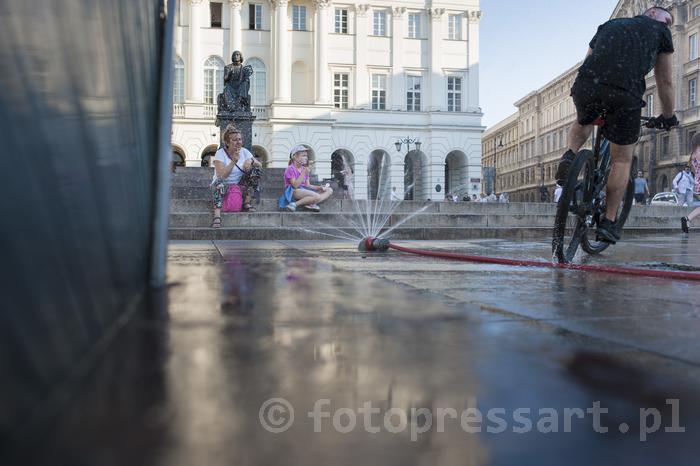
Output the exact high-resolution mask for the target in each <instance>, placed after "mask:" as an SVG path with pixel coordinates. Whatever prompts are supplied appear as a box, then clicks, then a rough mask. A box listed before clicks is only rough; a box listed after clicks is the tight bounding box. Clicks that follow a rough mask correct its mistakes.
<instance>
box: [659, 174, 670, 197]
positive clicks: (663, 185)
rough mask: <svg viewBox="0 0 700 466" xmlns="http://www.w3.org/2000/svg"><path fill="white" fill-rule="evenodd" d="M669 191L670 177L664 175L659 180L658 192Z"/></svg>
mask: <svg viewBox="0 0 700 466" xmlns="http://www.w3.org/2000/svg"><path fill="white" fill-rule="evenodd" d="M666 191H668V177H667V176H666V175H663V176H662V177H661V180H660V181H659V190H658V191H657V192H659V193H663V192H666Z"/></svg>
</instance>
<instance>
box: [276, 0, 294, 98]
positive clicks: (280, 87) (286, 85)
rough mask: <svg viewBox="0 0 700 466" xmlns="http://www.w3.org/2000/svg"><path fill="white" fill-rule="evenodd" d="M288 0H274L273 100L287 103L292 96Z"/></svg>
mask: <svg viewBox="0 0 700 466" xmlns="http://www.w3.org/2000/svg"><path fill="white" fill-rule="evenodd" d="M288 4H289V2H288V0H275V7H276V8H277V14H276V24H275V76H274V79H275V102H277V103H289V102H291V96H292V70H291V66H290V63H289V61H290V57H289V53H290V46H289V17H288V16H287V5H288Z"/></svg>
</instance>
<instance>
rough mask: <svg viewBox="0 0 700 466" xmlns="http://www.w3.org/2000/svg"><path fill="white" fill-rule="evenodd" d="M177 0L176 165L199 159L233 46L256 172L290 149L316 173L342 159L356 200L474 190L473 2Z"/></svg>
mask: <svg viewBox="0 0 700 466" xmlns="http://www.w3.org/2000/svg"><path fill="white" fill-rule="evenodd" d="M178 3H179V4H178V8H177V11H176V12H175V14H176V15H177V18H176V24H177V25H176V32H175V54H174V55H175V59H174V89H173V94H174V106H173V137H172V141H173V155H174V158H175V160H176V161H177V162H178V163H179V164H183V165H187V166H200V165H201V164H203V163H204V164H206V163H207V161H208V158H209V157H210V156H211V155H212V154H213V152H214V151H215V150H216V148H217V146H218V142H219V131H218V129H217V128H216V127H215V126H214V119H215V114H216V96H217V95H218V93H219V92H221V89H222V87H223V68H224V66H225V64H226V63H229V62H230V57H231V54H232V52H233V51H234V50H240V51H241V52H242V53H243V56H244V59H245V64H248V65H251V66H252V67H253V69H254V74H253V77H252V78H251V106H252V109H253V113H254V115H255V116H256V117H257V119H256V121H255V123H254V125H253V141H252V146H253V151H254V152H255V153H256V154H257V155H259V156H260V158H261V159H262V160H263V162H264V163H265V165H266V166H268V167H275V168H281V167H286V166H287V163H288V160H289V151H290V149H291V148H292V147H293V146H295V145H297V144H304V145H306V146H307V147H308V148H309V150H310V153H311V157H312V158H313V159H315V160H316V165H315V171H316V174H317V175H318V176H319V178H331V177H332V176H333V170H335V168H333V167H338V166H343V164H346V165H349V166H350V167H351V168H352V169H353V171H354V177H353V178H354V184H355V186H354V188H355V193H356V195H357V197H358V198H366V197H369V198H381V197H386V196H388V195H389V193H390V192H391V188H392V187H397V190H398V191H399V192H400V191H405V192H406V197H407V198H413V199H439V198H442V196H443V195H444V193H443V192H442V191H443V189H445V188H448V187H449V188H450V189H451V190H453V191H458V192H464V193H465V194H467V193H469V194H471V193H478V192H479V191H480V178H481V176H480V173H481V146H480V137H481V133H482V131H483V127H482V126H481V116H482V114H481V109H480V108H479V100H478V96H479V76H478V63H479V21H480V17H481V12H480V10H479V0H467V1H464V0H462V1H457V0H453V1H439V2H432V3H430V7H429V8H426V3H425V2H423V1H415V2H412V1H400V2H397V1H383V2H378V3H371V4H367V3H359V2H352V1H346V2H339V3H335V2H333V3H332V2H330V1H329V0H314V1H310V0H295V1H286V0H274V1H267V0H258V1H251V2H246V1H238V0H230V1H229V0H226V1H223V2H217V1H213V0H212V1H209V0H181V1H180V2H178ZM403 139H411V140H415V141H419V142H420V144H419V145H416V144H415V143H412V144H410V146H408V147H407V144H405V143H404V144H401V145H400V146H399V145H397V144H396V143H397V142H400V141H401V140H403ZM397 148H398V150H397ZM339 161H340V163H338V162H339ZM332 162H333V163H332Z"/></svg>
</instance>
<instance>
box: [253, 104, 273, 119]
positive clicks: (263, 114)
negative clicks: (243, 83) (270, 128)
mask: <svg viewBox="0 0 700 466" xmlns="http://www.w3.org/2000/svg"><path fill="white" fill-rule="evenodd" d="M250 110H251V111H252V112H253V115H254V116H255V119H256V120H268V119H269V118H270V107H250Z"/></svg>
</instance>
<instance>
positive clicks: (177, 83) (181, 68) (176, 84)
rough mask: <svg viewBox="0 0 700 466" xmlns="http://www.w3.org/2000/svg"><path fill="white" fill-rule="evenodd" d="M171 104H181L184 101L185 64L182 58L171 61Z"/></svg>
mask: <svg viewBox="0 0 700 466" xmlns="http://www.w3.org/2000/svg"><path fill="white" fill-rule="evenodd" d="M173 68H174V72H173V103H174V104H181V103H183V102H184V101H185V64H184V63H183V62H182V58H180V57H175V59H174V60H173Z"/></svg>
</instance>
